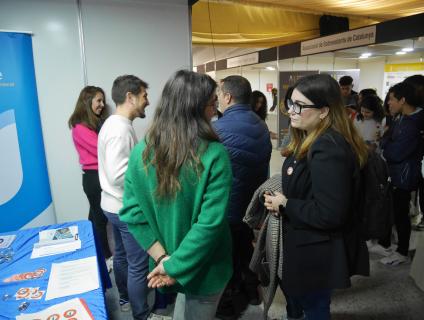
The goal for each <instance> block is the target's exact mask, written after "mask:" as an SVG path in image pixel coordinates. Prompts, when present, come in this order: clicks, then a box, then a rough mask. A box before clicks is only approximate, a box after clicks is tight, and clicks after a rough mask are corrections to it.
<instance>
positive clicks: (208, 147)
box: [119, 70, 232, 320]
mask: <svg viewBox="0 0 424 320" xmlns="http://www.w3.org/2000/svg"><path fill="white" fill-rule="evenodd" d="M215 89H216V82H215V81H214V80H213V79H212V78H211V77H209V76H208V75H204V74H199V73H195V72H191V71H185V70H181V71H178V72H176V73H175V74H174V75H173V76H172V77H171V78H170V79H169V80H168V82H167V83H166V85H165V88H164V89H163V92H162V97H161V100H160V102H159V105H158V106H157V109H156V113H155V117H154V120H153V124H152V126H151V128H150V129H149V131H148V133H147V135H146V138H145V139H144V140H143V141H142V142H140V143H139V144H138V145H137V146H136V147H135V148H134V150H133V151H132V153H131V157H130V160H129V163H128V169H127V172H126V176H125V186H124V190H125V193H124V206H123V208H122V209H121V211H120V213H119V214H120V219H121V220H122V221H124V222H126V223H127V224H128V229H129V231H130V232H131V233H132V235H133V236H134V237H135V239H137V241H138V242H139V244H140V245H141V246H142V247H143V248H144V249H145V250H147V252H148V253H149V254H150V256H151V258H152V259H151V267H152V268H153V266H154V265H156V267H155V268H154V269H153V270H152V272H151V273H150V274H149V276H148V279H149V286H150V287H154V288H164V287H166V291H177V292H179V294H178V296H177V302H176V304H175V310H174V319H178V320H179V319H204V320H207V319H214V316H215V311H216V307H217V304H218V302H219V298H220V296H221V294H222V292H223V290H224V288H225V285H226V284H227V282H228V280H229V279H230V277H231V275H232V262H231V235H230V231H229V226H228V222H227V216H226V211H227V204H228V199H229V194H230V188H231V183H232V174H231V164H230V161H229V157H228V155H227V152H226V151H225V149H224V147H223V146H222V145H221V143H220V142H219V140H218V136H217V135H216V133H215V132H214V130H213V129H212V127H211V124H210V115H211V114H213V112H212V111H214V110H215V102H216V93H215ZM152 268H151V269H152Z"/></svg>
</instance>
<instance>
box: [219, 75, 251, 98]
mask: <svg viewBox="0 0 424 320" xmlns="http://www.w3.org/2000/svg"><path fill="white" fill-rule="evenodd" d="M221 82H222V91H223V92H224V93H229V94H231V96H232V97H233V100H234V102H235V103H243V104H249V103H250V97H251V95H252V87H251V86H250V82H249V81H248V80H247V79H246V78H244V77H242V76H228V77H226V78H224V79H223V80H222V81H221Z"/></svg>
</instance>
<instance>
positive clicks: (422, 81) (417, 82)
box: [403, 74, 424, 107]
mask: <svg viewBox="0 0 424 320" xmlns="http://www.w3.org/2000/svg"><path fill="white" fill-rule="evenodd" d="M403 82H406V83H409V84H410V85H412V86H413V87H414V88H415V99H416V105H417V106H420V107H422V106H424V76H423V75H422V74H414V75H413V76H409V77H408V78H406V79H405V80H403Z"/></svg>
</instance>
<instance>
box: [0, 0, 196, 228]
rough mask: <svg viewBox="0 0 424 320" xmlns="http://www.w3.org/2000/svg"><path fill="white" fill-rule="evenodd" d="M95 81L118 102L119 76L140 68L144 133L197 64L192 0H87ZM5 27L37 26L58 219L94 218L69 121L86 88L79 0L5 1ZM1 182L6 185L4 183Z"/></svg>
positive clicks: (0, 26) (1, 18) (1, 20)
mask: <svg viewBox="0 0 424 320" xmlns="http://www.w3.org/2000/svg"><path fill="white" fill-rule="evenodd" d="M81 4H82V12H83V25H84V35H85V49H86V57H87V59H86V62H87V73H88V81H89V84H94V85H98V86H101V87H102V88H104V89H105V91H106V93H107V97H108V100H109V102H110V91H111V86H112V82H113V80H114V78H115V77H116V76H118V75H121V74H129V73H133V74H135V75H138V76H140V77H141V78H143V79H144V80H145V81H147V82H148V83H149V85H150V87H151V89H150V90H149V98H150V101H151V107H150V108H149V110H148V111H147V119H146V120H136V121H135V126H136V130H137V133H138V135H139V136H140V137H141V136H142V135H143V133H144V131H145V129H146V127H147V123H148V121H149V120H150V119H151V116H152V114H153V110H154V106H155V105H156V103H157V101H158V97H159V94H160V92H161V90H162V87H163V85H164V83H165V82H166V80H167V79H168V78H169V76H170V75H171V74H172V73H173V72H174V71H175V70H177V69H179V68H188V69H190V67H191V52H190V47H191V44H190V43H191V35H190V30H189V21H190V18H189V12H188V7H187V1H186V0H137V1H135V0H133V1H131V0H115V1H112V0H102V1H94V0H81ZM0 30H18V31H19V30H21V31H32V32H33V33H34V36H33V46H34V62H35V73H36V78H37V87H38V97H39V104H40V114H41V123H42V129H43V136H44V143H45V148H46V157H47V165H48V170H49V178H50V184H51V190H52V197H53V203H54V206H55V210H56V215H57V220H58V221H59V222H62V221H70V220H76V219H85V218H86V217H87V216H88V202H87V199H86V197H85V194H84V193H83V190H82V185H81V180H82V178H81V170H80V167H79V164H78V157H77V154H76V151H75V149H74V146H73V143H72V138H71V134H70V130H69V129H68V127H67V120H68V118H69V116H70V114H71V113H72V111H73V109H74V106H75V102H76V99H77V98H78V94H79V91H80V90H81V89H82V87H83V86H84V75H83V69H82V57H81V54H80V41H79V32H78V7H77V2H76V0H1V1H0ZM0 183H1V182H0Z"/></svg>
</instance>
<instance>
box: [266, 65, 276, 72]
mask: <svg viewBox="0 0 424 320" xmlns="http://www.w3.org/2000/svg"><path fill="white" fill-rule="evenodd" d="M265 69H267V70H269V71H274V70H275V68H274V67H271V66H268V67H266V68H265Z"/></svg>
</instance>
